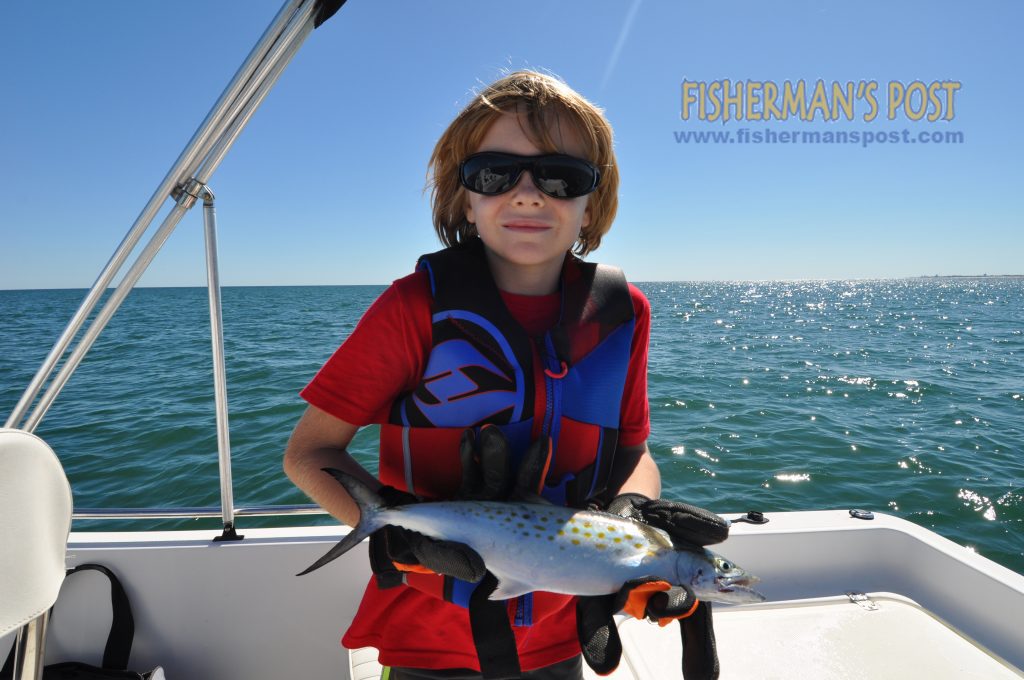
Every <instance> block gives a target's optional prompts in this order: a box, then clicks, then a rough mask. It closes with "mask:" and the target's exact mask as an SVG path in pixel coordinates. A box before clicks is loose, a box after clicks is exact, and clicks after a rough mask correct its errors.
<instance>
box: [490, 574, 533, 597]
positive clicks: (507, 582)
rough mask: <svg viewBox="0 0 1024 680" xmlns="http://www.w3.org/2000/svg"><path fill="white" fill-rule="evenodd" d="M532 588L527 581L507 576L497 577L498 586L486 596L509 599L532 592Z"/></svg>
mask: <svg viewBox="0 0 1024 680" xmlns="http://www.w3.org/2000/svg"><path fill="white" fill-rule="evenodd" d="M533 591H534V588H533V587H531V586H530V585H529V584H527V583H522V582H520V581H516V580H515V579H513V578H509V577H507V576H499V577H498V586H497V587H496V588H495V589H494V592H493V593H491V594H490V595H488V596H487V599H488V600H511V599H512V598H514V597H519V596H520V595H526V594H527V593H532V592H533Z"/></svg>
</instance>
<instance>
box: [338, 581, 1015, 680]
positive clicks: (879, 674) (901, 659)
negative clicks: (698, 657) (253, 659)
mask: <svg viewBox="0 0 1024 680" xmlns="http://www.w3.org/2000/svg"><path fill="white" fill-rule="evenodd" d="M619 631H620V634H621V636H622V641H623V646H624V648H625V651H624V654H623V661H622V663H621V664H620V665H619V667H618V669H616V670H615V672H614V673H612V674H611V675H609V676H605V677H606V678H608V679H609V680H649V679H651V678H658V679H659V680H672V679H674V678H682V672H681V670H680V655H681V653H682V649H681V645H680V642H679V634H678V628H677V627H675V626H668V627H666V628H659V627H658V626H657V625H655V624H652V623H647V622H644V621H636V620H633V619H629V620H622V621H620V624H619ZM715 631H716V635H717V640H718V650H719V659H720V661H721V665H722V675H721V678H722V680H729V678H737V679H739V678H743V679H744V680H751V679H763V680H774V679H775V678H778V679H780V680H782V679H785V680H789V679H791V678H795V677H802V678H815V679H816V680H832V679H836V680H839V679H849V678H879V679H881V678H901V679H906V678H927V679H928V680H944V679H946V678H948V679H949V680H953V679H954V678H956V679H958V680H964V679H970V678H977V679H978V680H982V679H984V680H1002V679H1004V678H1006V679H1010V678H1021V677H1024V675H1021V674H1020V673H1018V672H1016V671H1015V670H1013V669H1012V668H1011V667H1010V666H1008V665H1007V664H1006V663H1004V662H1003V661H1001V660H1000V659H998V658H996V657H995V656H993V655H991V654H989V653H988V652H987V651H986V650H984V649H983V648H981V647H980V646H978V645H976V644H975V643H974V642H972V641H971V640H968V639H967V638H965V637H964V636H962V635H960V634H959V633H958V632H957V631H955V630H953V629H952V628H950V627H949V626H948V625H946V624H945V623H944V622H942V621H940V620H939V619H938V618H936V617H934V616H932V615H931V614H930V613H928V612H927V611H926V610H924V609H922V608H921V607H920V606H918V605H917V604H916V603H915V602H913V601H912V600H909V599H907V598H905V597H901V596H899V595H894V594H890V593H879V594H873V595H871V596H870V598H869V600H868V601H867V602H865V603H864V604H857V603H854V602H853V601H852V600H851V599H850V598H849V597H847V596H845V595H842V596H837V597H830V598H815V599H809V600H791V601H787V602H773V603H768V604H762V605H752V606H745V607H719V608H718V609H716V613H715ZM351 663H352V666H351V674H352V680H376V679H377V678H379V677H380V672H381V667H380V665H379V664H378V663H377V652H376V650H375V649H372V648H369V647H367V648H363V649H359V650H354V651H353V652H352V653H351ZM584 676H585V677H586V678H587V679H588V680H598V679H599V678H600V677H601V676H598V675H596V674H595V673H593V672H592V671H591V670H590V669H589V668H588V669H586V670H585V673H584Z"/></svg>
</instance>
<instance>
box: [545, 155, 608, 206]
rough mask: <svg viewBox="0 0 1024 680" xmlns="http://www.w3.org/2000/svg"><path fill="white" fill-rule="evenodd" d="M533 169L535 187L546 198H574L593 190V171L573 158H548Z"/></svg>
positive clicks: (594, 180) (594, 181) (594, 179)
mask: <svg viewBox="0 0 1024 680" xmlns="http://www.w3.org/2000/svg"><path fill="white" fill-rule="evenodd" d="M535 167H536V170H535V172H536V175H537V176H536V178H535V179H536V182H537V187H538V188H539V189H540V190H541V191H543V192H544V193H546V194H547V195H548V196H556V197H559V198H574V197H576V196H583V195H584V194H588V193H590V192H591V191H593V190H594V187H595V184H596V177H595V171H594V169H593V168H592V167H591V166H589V165H587V164H586V163H583V162H581V161H579V160H577V159H575V158H570V157H561V156H553V157H548V158H545V159H543V160H542V161H540V162H538V163H537V164H536V165H535Z"/></svg>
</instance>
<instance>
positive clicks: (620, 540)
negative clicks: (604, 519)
mask: <svg viewBox="0 0 1024 680" xmlns="http://www.w3.org/2000/svg"><path fill="white" fill-rule="evenodd" d="M612 540H613V541H615V542H616V543H622V539H621V538H619V537H618V536H616V537H615V538H613V539H612Z"/></svg>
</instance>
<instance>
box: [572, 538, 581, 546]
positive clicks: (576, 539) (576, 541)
mask: <svg viewBox="0 0 1024 680" xmlns="http://www.w3.org/2000/svg"><path fill="white" fill-rule="evenodd" d="M572 544H573V545H579V544H580V540H579V539H578V538H574V539H572Z"/></svg>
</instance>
